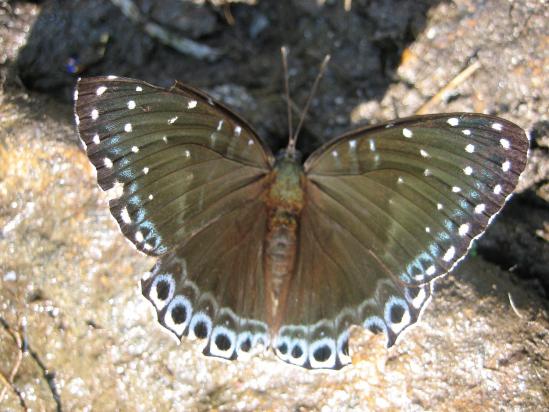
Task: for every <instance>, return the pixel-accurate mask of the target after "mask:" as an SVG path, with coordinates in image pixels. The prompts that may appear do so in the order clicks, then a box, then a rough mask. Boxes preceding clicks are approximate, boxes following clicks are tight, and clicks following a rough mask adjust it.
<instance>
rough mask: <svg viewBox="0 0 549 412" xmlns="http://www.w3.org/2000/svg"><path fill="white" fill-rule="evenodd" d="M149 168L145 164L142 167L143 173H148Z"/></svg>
mask: <svg viewBox="0 0 549 412" xmlns="http://www.w3.org/2000/svg"><path fill="white" fill-rule="evenodd" d="M149 170H150V169H149V168H148V167H146V166H145V167H144V168H143V173H144V174H148V173H149Z"/></svg>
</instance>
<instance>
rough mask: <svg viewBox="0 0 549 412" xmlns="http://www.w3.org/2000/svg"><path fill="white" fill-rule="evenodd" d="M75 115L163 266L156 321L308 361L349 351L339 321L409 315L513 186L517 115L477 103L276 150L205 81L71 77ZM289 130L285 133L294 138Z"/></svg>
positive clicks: (212, 343)
mask: <svg viewBox="0 0 549 412" xmlns="http://www.w3.org/2000/svg"><path fill="white" fill-rule="evenodd" d="M75 120H76V124H77V127H78V132H79V136H80V139H81V141H82V142H83V144H84V145H85V147H86V153H87V155H88V157H89V159H90V161H91V163H92V164H93V165H94V166H95V168H96V170H97V180H98V183H99V185H100V186H101V188H102V189H104V190H107V191H112V192H113V193H112V194H113V195H112V199H111V200H110V202H109V206H110V210H111V213H112V215H113V217H114V218H115V219H116V221H117V223H118V224H119V226H120V229H121V231H122V233H123V234H124V235H125V236H126V237H127V238H128V240H130V241H131V242H132V244H133V245H134V246H135V247H136V248H137V249H138V250H139V251H141V252H143V253H145V254H148V255H150V256H154V257H157V263H156V265H155V266H154V268H153V269H152V270H151V272H150V273H148V274H147V276H145V277H144V279H143V280H142V282H141V285H142V292H143V295H144V296H145V297H146V298H147V299H148V300H149V301H150V302H151V303H152V304H153V305H154V307H155V309H156V313H157V317H158V321H159V322H160V324H161V325H163V326H164V327H165V328H167V329H168V330H170V331H171V332H173V333H174V334H175V335H176V336H177V337H178V338H182V337H183V336H188V337H190V338H199V339H204V347H203V353H204V354H206V355H209V356H215V357H220V358H224V359H235V358H237V357H240V356H243V355H244V354H246V353H248V352H251V351H252V350H258V349H259V348H261V347H270V348H272V349H274V351H275V353H276V355H277V356H278V357H279V358H280V359H282V360H283V361H285V362H288V363H290V364H294V365H297V366H301V367H305V368H314V369H319V368H325V369H326V368H327V369H339V368H341V367H343V366H344V365H346V364H349V363H350V361H351V359H350V357H349V353H348V339H349V328H350V326H352V325H360V326H362V327H364V328H367V329H369V330H370V331H373V332H383V333H384V334H385V335H386V336H387V346H391V345H393V344H394V343H395V341H396V339H397V338H398V337H399V336H400V335H401V333H402V332H403V331H404V330H406V329H407V328H408V327H409V326H411V325H413V324H415V323H416V322H417V320H418V319H419V316H420V314H421V312H422V310H423V309H424V308H425V307H426V305H427V303H428V302H429V299H430V296H431V285H432V281H433V280H434V279H435V278H436V277H438V276H441V275H443V274H445V273H447V272H449V271H451V270H452V269H453V268H454V267H455V265H456V264H457V263H458V262H459V261H460V260H461V259H462V258H463V257H464V256H465V254H466V253H467V251H468V249H469V248H470V247H471V244H472V242H473V241H474V239H476V238H477V237H478V236H480V235H481V234H482V233H483V232H484V230H485V229H486V227H487V225H488V224H489V223H490V222H491V221H492V219H493V217H494V216H495V215H496V214H497V213H498V212H499V210H500V209H501V208H502V206H503V205H504V203H505V201H506V200H507V199H508V198H509V196H510V195H511V193H512V192H513V190H514V189H515V187H516V184H517V181H518V178H519V175H520V174H521V172H522V171H523V169H524V167H525V164H526V159H527V152H528V146H529V142H528V138H527V136H526V134H525V133H524V131H523V130H522V129H521V128H520V127H518V126H517V125H515V124H513V123H511V122H509V121H507V120H504V119H501V118H498V117H495V116H487V115H482V114H476V113H450V114H436V115H428V116H416V117H410V118H405V119H397V120H394V121H392V122H390V123H387V124H383V125H377V126H373V127H368V128H363V129H359V130H356V131H354V132H351V133H348V134H346V135H344V136H340V137H338V138H335V139H333V140H332V141H330V142H328V143H326V144H325V145H324V146H322V147H320V148H319V149H317V150H316V151H315V152H313V154H311V155H310V156H309V157H308V158H307V159H305V162H304V163H303V164H302V162H301V158H300V155H299V153H298V152H297V151H295V150H294V149H293V146H291V145H290V144H289V145H288V149H286V151H283V152H282V153H281V154H280V155H279V156H278V157H276V158H275V156H273V155H272V153H271V151H270V149H269V148H268V147H267V146H266V145H265V144H264V143H262V141H261V139H259V137H258V136H257V134H256V133H254V131H253V130H252V129H251V127H250V126H248V125H247V123H246V122H245V121H244V120H243V119H242V118H241V117H239V116H238V115H236V114H234V113H233V112H231V111H230V110H229V109H228V108H226V107H225V106H223V105H222V104H220V103H218V102H215V101H214V100H213V99H212V98H211V97H209V96H207V95H206V94H205V93H203V92H201V91H199V90H196V89H194V88H191V87H188V86H184V85H182V84H179V83H176V84H175V86H173V87H172V88H170V89H163V88H159V87H156V86H153V85H151V84H148V83H146V82H143V81H140V80H135V79H129V78H119V77H116V76H108V77H93V78H87V79H81V80H79V83H78V86H77V89H76V91H75ZM294 144H295V140H294Z"/></svg>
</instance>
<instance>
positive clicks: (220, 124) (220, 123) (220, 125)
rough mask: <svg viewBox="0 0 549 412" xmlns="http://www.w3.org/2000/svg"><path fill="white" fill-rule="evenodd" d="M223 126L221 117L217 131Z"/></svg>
mask: <svg viewBox="0 0 549 412" xmlns="http://www.w3.org/2000/svg"><path fill="white" fill-rule="evenodd" d="M222 127H223V119H221V120H220V121H219V123H218V124H217V131H220V130H221V128H222Z"/></svg>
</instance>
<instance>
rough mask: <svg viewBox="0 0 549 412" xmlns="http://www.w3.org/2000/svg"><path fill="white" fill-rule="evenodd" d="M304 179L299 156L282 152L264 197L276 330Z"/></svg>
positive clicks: (272, 319)
mask: <svg viewBox="0 0 549 412" xmlns="http://www.w3.org/2000/svg"><path fill="white" fill-rule="evenodd" d="M303 181H304V175H303V167H302V166H301V163H300V162H299V158H298V156H295V155H294V156H287V155H285V154H283V155H282V156H279V158H278V160H277V163H276V165H275V167H274V169H273V171H272V172H271V185H270V188H269V191H268V194H267V197H266V199H265V203H266V206H267V210H268V216H269V219H268V223H267V236H266V239H265V249H264V250H265V256H264V273H265V286H266V289H267V296H268V299H267V302H266V304H267V308H268V313H269V318H270V319H269V320H270V323H271V326H272V327H273V329H274V330H276V328H277V327H276V325H277V324H278V321H279V320H280V317H281V316H282V313H280V310H281V309H282V308H284V306H285V305H284V302H285V300H286V297H287V291H288V285H289V283H290V279H291V275H292V273H293V270H294V265H295V260H296V250H297V233H298V226H299V215H300V213H301V210H302V209H303V202H304V194H303Z"/></svg>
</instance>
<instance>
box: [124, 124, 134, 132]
mask: <svg viewBox="0 0 549 412" xmlns="http://www.w3.org/2000/svg"><path fill="white" fill-rule="evenodd" d="M132 130H133V127H132V124H131V123H126V124H125V125H124V131H125V132H126V133H130V132H131V131H132Z"/></svg>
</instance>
